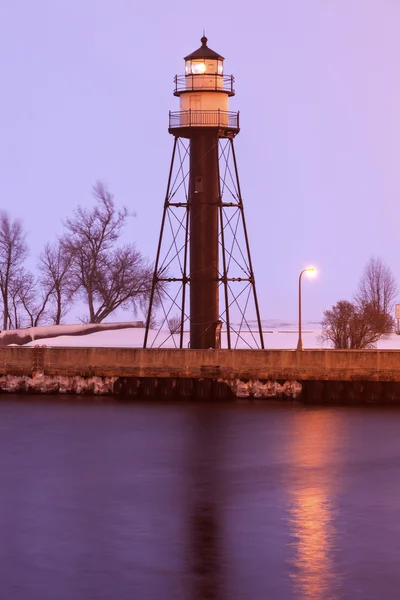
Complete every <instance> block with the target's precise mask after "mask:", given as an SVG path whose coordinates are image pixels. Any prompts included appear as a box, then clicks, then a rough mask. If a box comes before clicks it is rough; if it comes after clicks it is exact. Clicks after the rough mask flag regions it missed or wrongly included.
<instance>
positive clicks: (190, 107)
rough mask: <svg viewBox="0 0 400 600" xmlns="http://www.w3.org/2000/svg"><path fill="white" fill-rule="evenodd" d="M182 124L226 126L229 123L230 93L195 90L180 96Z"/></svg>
mask: <svg viewBox="0 0 400 600" xmlns="http://www.w3.org/2000/svg"><path fill="white" fill-rule="evenodd" d="M180 110H181V126H185V125H186V126H187V125H192V126H198V127H204V126H210V127H213V126H214V127H215V126H216V125H219V126H222V127H226V126H227V125H228V114H227V111H228V94H224V93H219V92H197V93H196V92H195V91H193V92H192V93H189V92H188V93H185V94H181V96H180Z"/></svg>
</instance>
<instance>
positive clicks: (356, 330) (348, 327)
mask: <svg viewBox="0 0 400 600" xmlns="http://www.w3.org/2000/svg"><path fill="white" fill-rule="evenodd" d="M321 326H322V332H321V335H320V341H321V342H330V343H331V344H332V346H333V347H334V348H341V349H352V350H355V349H357V350H363V349H366V348H374V347H375V345H376V343H377V342H378V340H379V339H380V338H381V337H382V333H380V331H377V329H376V321H375V314H374V311H373V310H372V309H371V306H370V305H364V306H358V305H356V304H354V303H352V302H348V301H347V300H339V302H337V303H336V304H335V305H334V306H332V308H331V309H330V310H326V311H325V312H324V317H323V319H322V323H321Z"/></svg>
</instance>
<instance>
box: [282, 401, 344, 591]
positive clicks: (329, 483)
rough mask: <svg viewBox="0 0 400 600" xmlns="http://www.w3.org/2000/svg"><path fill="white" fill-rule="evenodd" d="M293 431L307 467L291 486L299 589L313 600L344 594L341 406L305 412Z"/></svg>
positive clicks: (296, 456)
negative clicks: (339, 521)
mask: <svg viewBox="0 0 400 600" xmlns="http://www.w3.org/2000/svg"><path fill="white" fill-rule="evenodd" d="M299 420H300V422H298V423H297V424H296V426H295V429H294V431H293V435H292V436H291V451H292V456H293V463H294V464H296V465H297V468H298V469H300V470H301V476H299V477H297V478H296V479H295V484H294V485H292V488H291V499H290V503H289V524H290V528H291V535H292V537H293V542H292V547H293V550H294V557H293V559H292V566H293V571H292V574H291V577H292V580H293V585H294V590H295V595H296V596H297V597H299V598H307V599H310V600H325V599H326V600H328V599H329V600H335V599H336V598H338V597H339V595H338V594H339V589H340V574H339V573H338V570H337V568H336V566H335V562H334V556H335V551H336V550H337V546H338V543H339V542H338V539H337V531H336V526H335V520H336V517H337V514H336V509H335V501H336V495H337V493H338V491H339V489H338V486H339V485H340V468H339V467H338V457H337V453H340V452H342V451H343V438H344V436H345V423H344V422H343V419H342V418H341V415H340V413H338V412H335V411H319V412H317V411H315V412H312V411H310V412H308V413H307V415H306V418H305V414H304V413H301V415H300V417H299Z"/></svg>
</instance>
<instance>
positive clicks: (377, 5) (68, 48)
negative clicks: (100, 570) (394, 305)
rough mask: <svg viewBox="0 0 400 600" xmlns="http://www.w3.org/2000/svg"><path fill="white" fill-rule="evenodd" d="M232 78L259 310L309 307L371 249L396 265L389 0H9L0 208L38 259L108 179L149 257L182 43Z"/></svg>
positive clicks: (352, 277)
mask: <svg viewBox="0 0 400 600" xmlns="http://www.w3.org/2000/svg"><path fill="white" fill-rule="evenodd" d="M203 28H204V29H205V31H206V35H207V37H208V39H209V46H210V47H211V48H212V49H214V50H216V51H217V52H219V53H221V54H222V55H223V56H225V57H226V60H225V73H227V74H229V73H232V74H233V75H234V76H235V78H236V97H235V98H233V99H231V101H230V109H231V110H240V119H241V132H240V135H239V136H238V137H237V138H236V142H235V145H236V152H237V157H238V162H239V164H238V166H239V174H240V178H241V186H242V194H243V200H244V203H245V214H246V220H247V226H248V231H249V234H250V243H251V252H252V259H253V263H254V270H255V275H256V282H257V289H258V295H259V302H260V309H261V315H262V318H263V319H269V318H281V319H295V318H296V314H297V313H296V310H297V279H298V274H299V272H300V270H301V269H302V268H304V267H305V266H308V265H309V264H313V265H315V266H316V267H317V268H318V271H319V274H318V277H317V278H316V279H313V280H309V281H308V280H306V279H304V280H303V315H304V318H305V319H309V320H315V319H319V318H320V317H321V316H322V313H323V310H324V309H326V308H329V307H330V306H331V305H332V304H334V303H335V302H336V301H337V300H339V299H341V298H347V299H351V296H352V294H353V292H354V290H355V287H356V285H357V283H358V280H359V277H360V275H361V273H362V270H363V268H364V265H365V263H366V262H367V261H368V260H369V258H370V257H371V256H372V255H375V256H379V257H380V258H382V260H383V261H384V262H386V264H387V265H388V266H389V267H390V268H391V269H392V271H393V274H394V275H395V277H396V279H397V280H398V281H399V283H400V264H399V260H398V258H399V256H400V254H399V247H398V239H399V234H398V229H399V226H400V219H399V217H398V209H397V207H398V205H399V198H400V168H399V157H400V84H399V81H398V65H399V64H400V35H399V31H400V4H399V2H398V1H397V0H379V1H377V0H327V1H325V2H322V1H321V0H302V1H301V2H299V1H298V0H273V1H272V0H264V1H262V0H257V1H256V0H248V1H247V2H238V1H237V0H236V1H235V0H229V1H228V0H220V1H219V2H218V3H216V2H215V1H214V0H212V1H211V0H203V2H201V3H200V4H199V3H194V2H188V3H183V2H176V1H174V0H172V1H170V2H164V1H161V0H158V1H157V0H156V1H155V2H139V1H138V0H136V2H135V1H134V2H132V0H35V1H32V0H12V1H11V0H9V1H8V2H3V3H1V6H0V56H1V58H0V66H1V73H2V85H1V100H0V107H1V111H0V132H1V133H0V185H1V198H2V203H1V208H2V209H4V210H6V211H8V212H9V214H10V215H11V216H12V217H21V218H22V219H23V224H24V227H25V229H26V230H27V231H28V243H29V246H30V248H31V253H32V261H33V260H34V259H35V257H36V256H37V254H38V253H39V252H40V250H41V249H42V246H43V244H44V243H45V242H46V241H51V240H52V239H53V238H54V237H55V236H56V235H57V234H58V233H60V232H61V230H62V219H63V218H65V217H66V216H68V215H70V214H71V212H72V210H73V209H74V208H75V207H76V206H77V204H83V205H85V204H86V205H90V204H91V195H90V193H91V192H90V191H91V186H92V185H93V183H94V182H95V181H96V180H98V179H101V180H103V181H105V182H106V183H107V184H108V185H109V188H110V190H111V191H112V192H113V193H114V194H115V199H116V201H117V203H120V204H125V205H127V206H128V207H129V208H131V209H132V210H134V211H136V214H137V216H136V219H133V220H132V221H131V222H130V231H129V232H127V239H131V240H133V241H135V242H136V243H137V245H138V247H139V249H140V250H141V251H142V252H143V254H145V255H146V256H148V257H149V258H151V259H152V260H153V259H154V257H155V251H156V244H157V240H158V234H159V226H160V220H161V212H162V206H163V199H164V194H165V188H166V183H167V174H168V168H169V163H170V158H171V150H172V143H173V138H172V136H170V135H169V134H168V131H167V127H168V111H169V110H170V109H171V110H178V109H179V100H178V99H177V98H174V96H173V94H172V90H173V77H174V75H175V74H176V73H178V74H182V73H183V72H184V62H183V56H185V55H187V54H188V53H190V52H192V51H193V50H195V49H196V48H198V47H199V46H200V37H201V35H202V32H203Z"/></svg>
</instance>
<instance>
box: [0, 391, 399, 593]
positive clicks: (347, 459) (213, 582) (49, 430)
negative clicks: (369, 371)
mask: <svg viewBox="0 0 400 600" xmlns="http://www.w3.org/2000/svg"><path fill="white" fill-rule="evenodd" d="M79 402H81V401H79ZM399 431H400V410H367V409H337V410H334V409H318V408H312V409H303V408H301V407H300V406H294V405H285V404H282V405H279V404H274V403H271V404H258V405H255V404H251V403H249V404H244V405H240V406H239V405H235V404H227V405H224V406H215V405H214V406H212V405H183V404H182V405H172V406H165V405H161V404H159V405H157V404H151V405H146V404H136V405H131V406H130V405H128V406H121V405H118V404H115V405H104V406H101V405H100V406H99V405H90V404H88V405H83V404H79V403H78V404H68V403H65V404H60V403H59V400H58V399H53V404H51V403H43V402H32V401H29V402H19V403H15V402H4V401H2V402H0V473H1V483H2V490H1V494H0V590H1V593H0V598H2V597H4V598H7V600H8V599H9V598H10V599H11V600H26V599H29V600H47V598H48V599H49V600H50V599H52V600H53V599H54V598H57V600H70V599H71V598H73V599H74V600H84V599H85V600H86V599H87V598H96V600H103V599H104V600H108V599H115V598H118V599H121V600H124V599H125V598H127V599H128V598H129V599H130V598H138V599H139V598H140V600H142V599H143V600H147V598H149V599H151V600H153V599H154V600H158V598H160V599H161V600H181V599H182V600H243V599H246V600H247V598H248V599H249V600H265V599H266V598H268V599H269V598H271V599H273V600H302V599H305V600H308V599H310V600H317V599H318V600H339V599H340V600H346V599H349V600H353V599H357V598H360V599H361V598H362V600H376V599H377V598H384V599H385V600H392V599H393V600H395V599H397V598H398V589H399V588H400V573H399V571H398V563H399V562H400V544H399V539H400V435H399Z"/></svg>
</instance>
